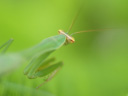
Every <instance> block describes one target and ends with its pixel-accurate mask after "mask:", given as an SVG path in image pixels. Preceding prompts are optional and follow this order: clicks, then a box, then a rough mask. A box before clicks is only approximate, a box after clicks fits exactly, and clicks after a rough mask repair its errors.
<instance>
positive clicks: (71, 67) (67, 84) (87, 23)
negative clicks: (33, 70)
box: [0, 0, 128, 96]
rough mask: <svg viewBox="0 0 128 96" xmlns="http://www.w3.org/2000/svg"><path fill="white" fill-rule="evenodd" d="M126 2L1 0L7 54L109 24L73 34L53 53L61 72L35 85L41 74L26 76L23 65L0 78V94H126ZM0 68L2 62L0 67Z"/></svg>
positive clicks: (0, 27) (0, 38)
mask: <svg viewBox="0 0 128 96" xmlns="http://www.w3.org/2000/svg"><path fill="white" fill-rule="evenodd" d="M127 4H128V1H127V0H83V1H82V0H81V1H80V0H22V1H21V0H19V1H17V0H1V1H0V44H1V45H2V44H3V43H4V42H6V41H7V40H9V39H10V38H14V43H13V44H12V45H11V47H10V48H9V50H8V52H17V51H21V50H24V49H26V48H29V47H31V46H33V45H35V44H37V43H39V42H40V41H41V40H43V39H45V38H47V37H50V36H54V35H56V34H58V32H57V31H58V30H59V29H63V30H64V31H67V29H68V28H69V26H70V24H71V22H72V19H73V18H74V16H75V14H76V13H77V11H78V10H79V8H80V7H81V6H82V9H81V12H80V14H79V16H78V18H77V21H76V22H75V24H74V25H73V29H72V30H71V32H70V33H73V32H77V31H81V30H89V29H103V28H113V29H118V30H107V31H100V32H89V33H83V34H77V35H74V37H75V39H76V42H75V43H74V44H70V45H67V46H63V47H62V48H60V49H59V50H57V51H56V52H54V53H53V54H52V56H53V57H56V58H57V60H62V61H63V62H64V66H63V67H62V70H60V72H59V73H58V74H57V75H56V76H55V77H54V78H53V79H52V80H51V81H50V82H48V83H46V84H45V85H44V86H42V87H41V88H40V89H38V90H36V89H35V88H36V87H37V86H38V85H39V84H41V83H42V82H43V79H42V78H38V79H33V80H31V79H28V78H27V77H26V76H25V75H24V74H23V70H24V68H25V66H26V64H27V63H25V64H23V65H22V66H21V67H20V68H17V69H16V70H14V71H13V72H12V73H9V74H7V75H4V76H2V77H0V96H35V95H36V96H128V75H127V74H128V30H127V28H128V27H127V26H128V6H127ZM1 67H2V66H1Z"/></svg>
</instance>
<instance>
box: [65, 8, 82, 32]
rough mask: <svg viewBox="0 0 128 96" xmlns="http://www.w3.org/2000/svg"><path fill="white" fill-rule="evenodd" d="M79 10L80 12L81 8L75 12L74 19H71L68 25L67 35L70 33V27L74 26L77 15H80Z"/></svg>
mask: <svg viewBox="0 0 128 96" xmlns="http://www.w3.org/2000/svg"><path fill="white" fill-rule="evenodd" d="M80 10H81V8H80V9H79V10H78V11H77V13H76V15H75V17H74V18H73V20H72V23H71V25H70V27H69V29H68V31H67V33H69V32H70V31H71V29H72V26H73V25H74V24H75V21H76V19H77V17H78V15H79V13H80Z"/></svg>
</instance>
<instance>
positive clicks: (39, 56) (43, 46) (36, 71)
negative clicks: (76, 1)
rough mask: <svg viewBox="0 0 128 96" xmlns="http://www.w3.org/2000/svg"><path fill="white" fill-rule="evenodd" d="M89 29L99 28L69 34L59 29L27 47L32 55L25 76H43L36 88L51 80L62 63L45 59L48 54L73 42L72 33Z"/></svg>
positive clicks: (32, 77) (52, 59)
mask: <svg viewBox="0 0 128 96" xmlns="http://www.w3.org/2000/svg"><path fill="white" fill-rule="evenodd" d="M75 19H76V17H75ZM75 19H74V20H73V22H72V24H71V26H70V27H69V30H68V32H69V31H70V30H71V28H72V25H73V23H74V21H75ZM91 31H100V30H88V31H80V32H75V33H73V34H71V35H69V34H68V32H67V33H66V32H64V31H63V30H59V31H58V32H59V35H56V36H52V37H49V38H46V39H44V40H43V41H42V42H41V43H40V44H38V45H36V46H34V47H33V48H32V49H29V51H30V50H31V51H30V54H29V56H33V57H32V59H31V62H30V63H29V64H28V65H27V67H26V68H25V70H24V74H25V75H27V77H28V78H30V79H34V78H37V77H44V78H45V79H44V82H43V83H42V84H40V85H39V86H38V87H37V88H39V87H41V86H42V85H43V84H45V83H46V82H48V81H49V80H51V79H52V78H53V76H54V75H55V74H56V73H57V72H58V71H59V70H60V68H61V66H62V65H63V62H55V59H54V58H50V59H47V58H48V56H49V55H50V54H51V53H52V52H54V51H55V50H57V49H59V48H60V47H61V46H63V45H65V44H70V43H74V42H75V39H74V38H73V37H72V35H74V34H77V33H82V32H91ZM33 53H34V54H33ZM35 53H36V54H35ZM54 62H55V63H54Z"/></svg>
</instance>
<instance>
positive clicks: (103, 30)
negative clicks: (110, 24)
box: [71, 29, 110, 36]
mask: <svg viewBox="0 0 128 96" xmlns="http://www.w3.org/2000/svg"><path fill="white" fill-rule="evenodd" d="M106 30H110V29H94V30H85V31H79V32H74V33H72V34H71V36H72V35H75V34H79V33H85V32H94V31H106Z"/></svg>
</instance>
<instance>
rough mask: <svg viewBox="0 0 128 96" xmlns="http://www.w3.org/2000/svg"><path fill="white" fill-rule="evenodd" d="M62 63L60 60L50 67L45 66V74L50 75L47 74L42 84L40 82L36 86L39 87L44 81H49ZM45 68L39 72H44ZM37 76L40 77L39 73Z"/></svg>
mask: <svg viewBox="0 0 128 96" xmlns="http://www.w3.org/2000/svg"><path fill="white" fill-rule="evenodd" d="M62 64H63V63H62V62H58V63H57V64H53V65H51V66H50V67H48V68H46V70H47V73H46V74H47V75H48V74H50V75H49V77H48V78H47V79H46V80H45V81H44V82H43V83H42V84H40V85H39V86H38V87H37V89H38V88H40V87H41V86H42V85H44V84H45V83H46V82H48V81H50V80H51V79H52V78H53V77H54V76H55V75H56V73H57V72H58V71H59V70H60V68H61V66H62ZM46 70H45V69H44V70H42V72H41V73H42V75H44V74H45V72H46ZM43 72H44V73H43ZM46 74H45V75H46ZM38 75H39V73H38ZM39 77H42V76H41V74H40V75H39Z"/></svg>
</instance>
